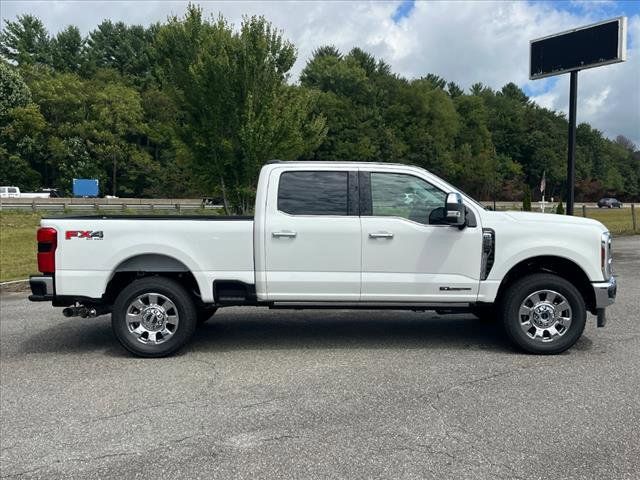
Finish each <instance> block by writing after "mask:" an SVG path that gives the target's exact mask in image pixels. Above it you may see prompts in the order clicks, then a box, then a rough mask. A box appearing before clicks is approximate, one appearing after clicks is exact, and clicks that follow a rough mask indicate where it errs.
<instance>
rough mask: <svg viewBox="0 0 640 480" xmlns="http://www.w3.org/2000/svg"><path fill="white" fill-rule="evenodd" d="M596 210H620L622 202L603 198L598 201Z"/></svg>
mask: <svg viewBox="0 0 640 480" xmlns="http://www.w3.org/2000/svg"><path fill="white" fill-rule="evenodd" d="M598 208H622V202H620V201H619V200H618V199H616V198H610V197H605V198H601V199H600V200H598Z"/></svg>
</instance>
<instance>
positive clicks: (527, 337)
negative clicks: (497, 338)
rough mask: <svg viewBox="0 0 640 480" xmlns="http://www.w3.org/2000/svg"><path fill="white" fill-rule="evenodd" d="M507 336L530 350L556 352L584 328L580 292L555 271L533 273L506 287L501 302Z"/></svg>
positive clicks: (574, 338)
mask: <svg viewBox="0 0 640 480" xmlns="http://www.w3.org/2000/svg"><path fill="white" fill-rule="evenodd" d="M501 316H502V322H503V324H504V329H505V331H506V333H507V336H508V337H509V339H510V340H511V341H512V342H513V343H515V344H516V345H517V346H518V347H520V348H521V349H523V350H526V351H527V352H530V353H538V354H554V353H560V352H563V351H565V350H567V349H568V348H570V347H571V346H573V344H575V343H576V342H577V341H578V338H580V335H582V332H583V331H584V326H585V323H586V317H587V313H586V308H585V304H584V300H583V298H582V295H581V294H580V292H579V291H578V290H577V289H576V288H575V287H574V286H573V285H572V284H571V283H570V282H568V281H567V280H565V279H564V278H562V277H559V276H557V275H552V274H547V273H536V274H532V275H528V276H526V277H524V278H522V279H520V280H518V281H517V282H515V283H514V284H513V285H511V286H510V287H508V289H507V291H506V292H505V295H504V297H503V301H502V305H501Z"/></svg>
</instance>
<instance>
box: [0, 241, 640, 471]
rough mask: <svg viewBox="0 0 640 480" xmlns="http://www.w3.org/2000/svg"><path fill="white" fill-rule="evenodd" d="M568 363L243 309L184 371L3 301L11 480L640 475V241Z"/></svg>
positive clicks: (325, 315) (328, 314) (425, 325)
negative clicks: (598, 319)
mask: <svg viewBox="0 0 640 480" xmlns="http://www.w3.org/2000/svg"><path fill="white" fill-rule="evenodd" d="M614 252H615V258H616V264H615V265H616V269H617V273H618V275H619V282H620V289H619V295H618V301H617V303H616V304H615V305H614V306H613V307H611V308H610V309H609V310H608V319H609V324H608V326H607V328H604V329H597V328H596V327H595V318H594V317H592V316H590V318H589V321H588V326H587V329H586V331H585V335H584V336H583V338H582V339H581V340H580V341H579V343H578V344H577V345H576V346H575V347H574V348H573V349H572V350H570V351H569V352H566V353H565V354H562V355H559V356H547V357H542V356H532V355H525V354H521V353H518V352H516V351H514V350H513V349H512V348H511V347H509V346H508V345H507V344H506V342H505V340H504V339H503V338H502V337H501V335H500V333H499V329H498V328H497V326H495V325H491V324H486V323H483V322H481V321H479V320H477V319H475V318H474V317H472V316H471V315H456V316H448V317H447V316H437V315H435V314H433V313H414V312H395V311H381V312H379V311H378V312H369V311H357V312H352V311H351V312H346V311H278V310H274V311H269V310H266V309H250V308H229V309H226V310H223V311H220V312H219V313H218V314H216V316H215V317H214V318H213V319H212V320H210V321H209V323H207V324H205V325H204V326H202V327H201V328H200V329H199V331H198V332H197V338H196V339H195V340H194V341H193V342H192V343H191V344H190V345H189V347H188V348H187V349H185V350H184V351H182V352H180V354H179V355H177V356H175V357H172V358H165V359H152V360H143V359H138V358H133V357H131V356H130V355H129V354H127V353H126V352H125V351H124V350H123V349H122V348H121V347H120V346H119V344H118V343H117V341H116V340H115V338H114V337H113V335H112V333H111V329H110V324H109V318H108V317H100V318H97V319H67V318H63V317H62V316H61V313H60V310H59V309H53V308H52V307H51V306H50V305H48V304H30V303H28V302H27V300H26V295H25V294H6V295H4V296H3V297H2V310H1V322H0V342H1V343H0V360H1V365H0V367H1V372H0V373H1V376H0V383H1V391H0V403H1V414H2V422H1V431H0V439H1V458H0V460H1V463H0V468H1V475H2V477H6V478H21V479H24V478H47V479H51V478H225V479H226V478H250V479H253V478H265V477H269V478H283V479H290V478H433V479H442V478H456V479H462V478H508V479H513V478H526V479H532V478H541V479H547V478H548V479H560V478H576V479H582V478H594V479H595V478H598V479H600V478H614V479H623V478H629V479H631V478H638V475H639V472H640V441H638V438H639V437H640V318H639V315H638V308H639V307H640V300H639V298H640V237H638V236H636V237H624V238H619V239H616V242H615V245H614Z"/></svg>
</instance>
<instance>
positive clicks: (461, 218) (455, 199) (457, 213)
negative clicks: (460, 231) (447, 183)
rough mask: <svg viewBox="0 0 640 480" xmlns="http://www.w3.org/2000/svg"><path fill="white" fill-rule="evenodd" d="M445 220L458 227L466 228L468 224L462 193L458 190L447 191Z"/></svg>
mask: <svg viewBox="0 0 640 480" xmlns="http://www.w3.org/2000/svg"><path fill="white" fill-rule="evenodd" d="M444 211H445V222H446V223H448V224H449V225H452V226H454V227H458V228H464V226H465V224H466V218H465V210H464V204H463V203H462V195H460V194H459V193H456V192H451V193H447V199H446V200H445V205H444Z"/></svg>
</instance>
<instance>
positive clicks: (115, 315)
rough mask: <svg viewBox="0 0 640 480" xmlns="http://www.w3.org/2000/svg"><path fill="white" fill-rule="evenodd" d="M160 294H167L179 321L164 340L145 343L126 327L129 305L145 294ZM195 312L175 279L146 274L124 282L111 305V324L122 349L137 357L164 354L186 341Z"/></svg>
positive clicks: (191, 333) (190, 334)
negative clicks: (138, 278)
mask: <svg viewBox="0 0 640 480" xmlns="http://www.w3.org/2000/svg"><path fill="white" fill-rule="evenodd" d="M152 292H153V293H159V294H161V295H164V296H165V297H167V298H168V299H169V300H170V301H171V302H173V304H174V305H175V308H176V309H177V312H178V316H179V322H178V325H177V326H176V327H175V331H174V332H173V334H172V335H171V336H170V338H168V339H167V340H166V341H164V342H163V343H158V344H145V343H142V342H141V341H139V340H137V339H136V338H135V336H134V335H133V334H132V333H131V332H129V329H128V327H127V318H126V317H127V310H128V308H129V306H130V304H131V303H132V302H133V301H134V300H135V299H136V297H138V296H140V295H144V294H145V293H152ZM196 322H197V311H196V308H195V305H194V303H193V299H192V298H191V296H190V295H189V293H188V292H187V291H186V290H185V289H184V288H183V287H182V286H181V285H180V284H179V283H177V282H175V281H174V280H171V279H169V278H165V277H146V278H142V279H140V280H136V281H134V282H132V283H131V284H129V285H127V287H125V288H124V289H123V290H122V291H121V292H120V294H119V295H118V297H117V298H116V301H115V303H114V305H113V311H112V313H111V327H112V328H113V332H114V334H115V335H116V338H117V339H118V341H119V342H120V343H121V344H122V346H123V347H124V348H126V349H127V350H128V351H130V352H131V353H133V354H134V355H137V356H140V357H165V356H167V355H171V354H172V353H174V352H176V351H177V350H178V349H180V348H181V347H182V346H184V344H185V343H187V342H188V341H189V340H190V339H191V336H192V335H193V332H194V331H195V328H196Z"/></svg>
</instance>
